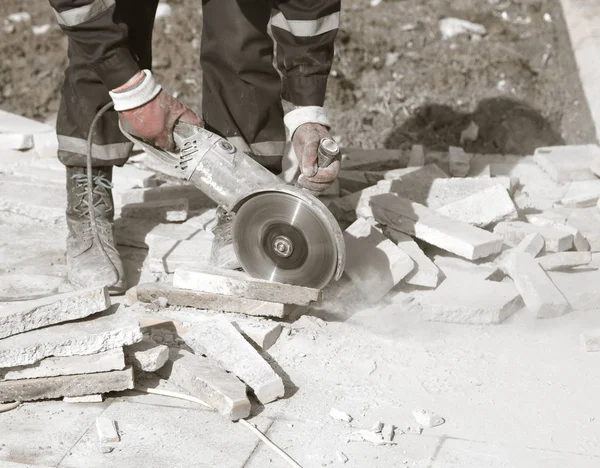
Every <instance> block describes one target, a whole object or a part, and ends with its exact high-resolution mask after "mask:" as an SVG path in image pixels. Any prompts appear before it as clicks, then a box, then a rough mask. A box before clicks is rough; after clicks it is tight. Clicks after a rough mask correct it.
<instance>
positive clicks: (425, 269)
mask: <svg viewBox="0 0 600 468" xmlns="http://www.w3.org/2000/svg"><path fill="white" fill-rule="evenodd" d="M383 233H384V234H385V235H386V236H387V237H388V238H389V239H390V240H391V241H392V242H394V243H395V244H396V245H397V246H398V247H399V248H400V249H402V250H403V251H404V253H406V254H407V255H408V256H409V257H410V258H411V259H412V260H413V262H415V268H414V269H413V271H412V272H410V273H409V274H408V275H406V277H405V278H404V282H405V283H408V284H413V285H415V286H422V287H425V288H435V287H436V286H437V284H438V281H439V274H440V270H439V268H438V267H437V265H436V264H435V263H433V262H432V261H431V260H430V259H429V257H428V256H427V255H425V253H424V252H423V251H422V250H421V247H419V245H418V244H417V243H416V242H415V241H414V240H413V238H412V237H410V236H409V235H407V234H404V233H403V232H400V231H397V230H396V229H393V228H391V227H385V228H384V229H383Z"/></svg>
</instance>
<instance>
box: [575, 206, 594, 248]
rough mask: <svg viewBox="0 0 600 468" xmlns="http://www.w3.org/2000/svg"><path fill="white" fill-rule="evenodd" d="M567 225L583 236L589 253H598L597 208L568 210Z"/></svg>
mask: <svg viewBox="0 0 600 468" xmlns="http://www.w3.org/2000/svg"><path fill="white" fill-rule="evenodd" d="M567 223H568V224H569V225H570V226H572V227H573V228H575V229H578V230H579V231H580V232H581V234H583V237H585V239H586V240H587V241H588V243H589V245H590V251H592V252H600V210H599V209H598V208H596V207H592V208H581V209H577V210H570V211H569V213H568V219H567Z"/></svg>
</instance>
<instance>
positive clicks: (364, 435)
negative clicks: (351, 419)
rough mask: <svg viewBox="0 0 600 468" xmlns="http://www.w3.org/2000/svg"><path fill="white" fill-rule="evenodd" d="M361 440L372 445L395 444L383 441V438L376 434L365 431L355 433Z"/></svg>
mask: <svg viewBox="0 0 600 468" xmlns="http://www.w3.org/2000/svg"><path fill="white" fill-rule="evenodd" d="M356 435H358V436H359V437H360V438H361V439H362V440H364V441H365V442H370V443H371V444H373V445H394V444H395V442H392V441H389V440H385V439H384V438H383V436H382V435H381V434H380V433H378V432H373V431H367V430H365V429H361V430H359V431H357V432H356Z"/></svg>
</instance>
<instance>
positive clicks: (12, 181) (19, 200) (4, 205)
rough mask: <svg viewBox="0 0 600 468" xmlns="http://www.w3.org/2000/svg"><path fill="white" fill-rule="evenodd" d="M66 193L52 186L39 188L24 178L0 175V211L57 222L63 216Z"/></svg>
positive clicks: (36, 184)
mask: <svg viewBox="0 0 600 468" xmlns="http://www.w3.org/2000/svg"><path fill="white" fill-rule="evenodd" d="M66 203H67V197H66V191H65V190H64V188H62V187H60V188H59V187H56V186H55V185H54V184H52V185H47V186H46V187H43V188H42V187H40V185H39V183H35V182H34V181H31V180H28V179H26V178H21V177H15V176H7V175H0V209H2V210H7V211H10V212H13V213H18V214H23V215H25V216H29V217H31V218H35V219H39V220H42V221H49V222H52V223H54V222H57V221H58V220H60V219H63V218H64V216H65V207H66V206H67V205H66Z"/></svg>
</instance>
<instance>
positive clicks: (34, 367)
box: [0, 348, 125, 380]
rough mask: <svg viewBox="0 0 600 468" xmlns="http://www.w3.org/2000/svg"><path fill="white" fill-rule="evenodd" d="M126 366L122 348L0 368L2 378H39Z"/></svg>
mask: <svg viewBox="0 0 600 468" xmlns="http://www.w3.org/2000/svg"><path fill="white" fill-rule="evenodd" d="M124 368H125V355H124V353H123V349H122V348H115V349H110V350H108V351H104V352H103V353H98V354H87V355H84V356H62V357H47V358H46V359H42V360H41V361H39V362H36V363H35V364H30V365H27V366H19V367H9V368H4V369H0V380H22V379H39V378H42V377H56V376H59V375H77V374H90V373H95V372H109V371H113V370H122V369H124Z"/></svg>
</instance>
